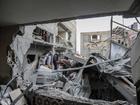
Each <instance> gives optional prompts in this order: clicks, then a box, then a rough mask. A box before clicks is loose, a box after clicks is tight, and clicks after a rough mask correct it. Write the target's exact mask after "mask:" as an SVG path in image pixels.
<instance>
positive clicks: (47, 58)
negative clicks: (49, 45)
mask: <svg viewBox="0 0 140 105" xmlns="http://www.w3.org/2000/svg"><path fill="white" fill-rule="evenodd" d="M44 64H45V65H47V67H48V68H50V69H52V64H53V54H52V51H49V52H48V53H47V54H46V55H45V60H44Z"/></svg>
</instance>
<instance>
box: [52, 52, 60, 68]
mask: <svg viewBox="0 0 140 105" xmlns="http://www.w3.org/2000/svg"><path fill="white" fill-rule="evenodd" d="M58 60H59V55H58V53H55V54H54V55H53V65H54V70H57V69H58Z"/></svg>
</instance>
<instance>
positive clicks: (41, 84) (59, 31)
mask: <svg viewBox="0 0 140 105" xmlns="http://www.w3.org/2000/svg"><path fill="white" fill-rule="evenodd" d="M118 30H119V31H120V30H121V32H122V31H124V30H122V28H121V29H120V28H119V29H118V28H115V29H113V30H112V33H113V34H112V40H111V41H110V40H109V38H110V36H109V35H108V34H107V33H109V32H105V33H106V35H104V34H103V33H102V35H101V33H100V32H94V33H88V35H87V36H88V37H87V36H86V37H84V38H83V39H84V40H82V42H83V44H84V43H86V47H87V48H88V52H89V53H88V52H84V53H85V54H88V55H82V53H81V55H79V54H76V53H75V52H76V44H75V43H76V38H75V37H76V21H74V20H73V21H67V22H59V23H49V24H37V25H27V26H22V27H20V28H19V29H18V31H17V33H16V34H15V36H14V37H13V41H12V43H11V44H10V45H9V47H8V50H7V51H8V52H7V63H8V65H9V66H10V67H11V70H12V79H11V80H10V81H9V82H8V83H7V85H6V86H5V85H3V86H1V101H0V102H1V104H2V105H7V104H11V105H25V104H28V105H95V104H100V105H117V104H120V105H131V104H136V103H137V95H136V87H135V86H134V84H133V77H132V71H131V65H130V62H131V59H130V56H129V55H128V54H124V55H119V56H116V55H115V56H114V57H112V55H113V54H112V53H111V57H112V58H111V59H109V58H108V57H109V54H110V53H109V52H108V51H110V52H111V50H112V49H111V50H110V47H111V48H113V47H112V45H111V43H112V41H114V42H115V41H117V42H119V41H118V40H120V39H122V38H120V36H122V34H116V32H118ZM117 35H119V36H117ZM83 36H84V35H83ZM89 36H90V37H89ZM115 37H116V38H115ZM117 38H119V39H117ZM86 39H88V40H89V39H90V43H91V44H89V43H87V42H86V41H85V40H86ZM134 39H135V38H134ZM106 42H107V43H106ZM117 42H116V43H117ZM127 42H128V41H127ZM94 45H95V46H94ZM98 45H99V46H98ZM110 45H111V46H110ZM124 45H126V44H124ZM93 47H95V48H94V49H92V50H90V51H89V48H93ZM83 48H84V47H83ZM81 52H83V51H81ZM112 93H113V94H112Z"/></svg>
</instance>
